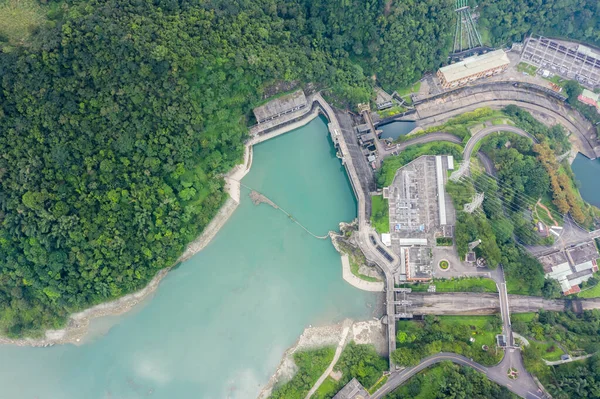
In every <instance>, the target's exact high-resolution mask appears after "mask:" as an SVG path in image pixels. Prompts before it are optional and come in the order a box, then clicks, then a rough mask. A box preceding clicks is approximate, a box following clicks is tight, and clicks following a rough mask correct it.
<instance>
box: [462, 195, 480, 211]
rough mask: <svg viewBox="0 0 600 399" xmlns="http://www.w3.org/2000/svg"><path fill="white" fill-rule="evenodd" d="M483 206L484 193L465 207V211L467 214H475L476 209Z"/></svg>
mask: <svg viewBox="0 0 600 399" xmlns="http://www.w3.org/2000/svg"><path fill="white" fill-rule="evenodd" d="M481 204H483V193H476V194H475V197H473V201H471V202H469V203H468V204H465V205H464V211H465V212H467V213H473V211H475V209H477V208H479V207H480V206H481Z"/></svg>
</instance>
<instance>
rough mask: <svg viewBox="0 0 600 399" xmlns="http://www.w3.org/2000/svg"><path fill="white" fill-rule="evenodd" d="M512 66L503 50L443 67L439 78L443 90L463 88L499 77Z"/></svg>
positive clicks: (439, 71)
mask: <svg viewBox="0 0 600 399" xmlns="http://www.w3.org/2000/svg"><path fill="white" fill-rule="evenodd" d="M509 65H510V60H509V59H508V56H507V55H506V52H505V51H504V50H502V49H500V50H494V51H490V52H489V53H486V54H482V55H475V56H473V57H469V58H465V59H464V60H462V61H460V62H457V63H455V64H451V65H448V66H445V67H442V68H440V69H439V70H438V72H437V76H438V78H439V79H440V83H441V85H442V87H443V88H445V89H449V88H453V87H458V86H463V85H466V84H468V83H470V82H473V81H475V80H477V79H480V78H485V77H488V76H492V75H497V74H499V73H501V72H503V71H505V70H506V69H507V68H508V66H509Z"/></svg>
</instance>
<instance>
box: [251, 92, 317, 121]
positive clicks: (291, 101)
mask: <svg viewBox="0 0 600 399" xmlns="http://www.w3.org/2000/svg"><path fill="white" fill-rule="evenodd" d="M306 105H307V101H306V96H305V95H304V91H302V90H296V91H295V92H293V93H290V94H286V95H284V96H281V97H279V98H276V99H274V100H271V101H269V102H268V103H266V104H264V105H261V106H260V107H256V108H254V116H255V117H256V120H257V122H259V123H261V122H263V121H266V120H269V119H272V118H276V117H278V116H280V115H281V114H285V113H288V112H292V111H295V110H297V109H300V108H304V107H306Z"/></svg>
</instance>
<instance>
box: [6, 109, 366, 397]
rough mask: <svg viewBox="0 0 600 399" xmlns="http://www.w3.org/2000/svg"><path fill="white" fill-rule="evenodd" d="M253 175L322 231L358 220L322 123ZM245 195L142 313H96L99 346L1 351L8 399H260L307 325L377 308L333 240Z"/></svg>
mask: <svg viewBox="0 0 600 399" xmlns="http://www.w3.org/2000/svg"><path fill="white" fill-rule="evenodd" d="M244 183H245V184H247V185H249V186H251V187H253V188H255V189H258V190H259V191H261V192H263V193H265V194H266V195H268V196H269V197H270V198H271V199H273V200H274V201H275V202H277V203H278V204H279V205H280V206H282V207H283V208H284V209H286V210H287V211H288V212H290V213H291V214H292V215H293V216H294V217H295V218H297V219H298V220H299V221H300V222H302V223H303V224H305V225H306V226H307V227H308V228H309V229H311V230H312V231H314V232H315V233H317V234H318V235H323V234H326V233H327V231H329V230H332V229H336V230H337V227H338V222H340V221H349V220H351V219H353V218H354V217H355V216H356V204H355V200H354V197H353V195H352V192H351V188H350V185H349V182H348V180H347V178H346V176H345V174H344V172H343V169H342V167H341V164H340V161H339V160H338V159H336V158H335V155H334V151H333V148H332V146H331V144H330V142H329V139H328V136H327V128H326V125H325V123H324V121H323V120H321V119H316V120H314V121H312V122H311V123H310V124H308V125H307V126H305V127H303V128H300V129H298V130H296V131H294V132H291V133H289V134H286V135H284V136H280V137H278V138H275V139H273V140H270V141H268V142H265V143H263V144H260V145H258V146H256V147H255V152H254V164H253V166H252V171H251V172H250V173H249V175H248V176H247V177H246V178H245V179H244ZM242 194H243V195H242V203H241V204H240V206H239V208H238V209H237V210H236V212H235V213H234V215H233V216H232V218H231V219H230V220H229V222H228V223H227V224H226V225H225V226H224V227H223V229H222V230H221V231H220V232H219V233H218V235H217V236H216V237H215V239H214V240H213V241H212V242H211V243H210V245H209V246H208V247H207V248H206V249H205V250H204V251H202V252H201V253H199V254H198V255H196V256H194V257H193V258H192V259H191V260H190V261H188V262H185V263H184V264H182V265H181V266H180V267H179V268H178V269H177V270H174V271H173V272H171V273H169V275H168V276H167V277H166V278H165V280H164V281H163V282H162V283H161V285H160V287H159V289H158V291H157V292H156V294H155V296H154V297H153V298H152V299H151V300H149V301H147V302H146V303H145V304H144V305H143V306H141V307H138V308H136V310H135V311H134V312H133V313H129V314H127V315H124V316H121V317H112V318H104V319H99V320H96V321H95V322H94V323H93V328H94V330H95V331H96V333H97V334H96V336H95V338H94V339H93V340H92V342H90V343H87V344H85V345H82V346H80V347H75V346H72V345H67V346H55V347H51V348H17V347H12V346H2V347H0V359H1V361H0V398H2V399H5V398H6V399H20V398H27V399H34V398H37V399H63V398H65V399H108V398H111V399H114V398H119V399H133V398H147V397H149V398H161V399H162V398H165V399H166V398H169V399H178V398H185V399H191V398H201V399H205V398H207V399H212V398H214V399H222V398H240V399H241V398H244V399H246V398H253V397H256V395H257V394H258V392H259V391H260V389H261V386H262V385H264V384H265V383H266V382H267V380H268V379H269V377H270V375H271V374H272V373H273V372H274V370H275V368H276V367H277V365H278V363H279V361H280V358H281V356H282V354H283V352H284V351H285V349H286V348H287V347H289V346H290V345H292V344H293V343H294V341H295V340H296V339H297V338H298V336H299V335H300V333H301V332H302V330H303V329H304V328H305V327H307V326H308V325H309V324H312V325H320V324H329V323H332V322H336V321H339V320H341V319H343V318H344V317H348V316H349V317H356V318H369V317H370V316H371V315H372V312H373V309H374V308H375V307H376V301H377V297H376V296H375V295H374V294H368V293H364V292H361V291H358V290H356V289H354V288H353V287H351V286H349V285H348V284H346V283H345V282H344V281H343V280H342V277H341V276H342V272H341V263H340V258H339V255H338V254H337V253H336V251H335V249H334V248H333V246H332V245H331V242H330V241H329V240H317V239H315V238H313V237H311V236H309V235H308V234H307V233H306V232H304V231H303V230H302V229H300V227H298V226H297V225H295V224H294V223H292V222H291V221H290V220H289V219H288V218H286V216H285V215H283V214H282V213H281V212H279V211H277V210H275V209H273V208H271V207H269V206H267V205H265V204H262V205H259V206H255V205H253V204H252V202H251V201H250V199H249V198H248V197H247V192H242ZM108 325H112V328H110V329H108V331H106V330H107V328H108V327H107V326H108Z"/></svg>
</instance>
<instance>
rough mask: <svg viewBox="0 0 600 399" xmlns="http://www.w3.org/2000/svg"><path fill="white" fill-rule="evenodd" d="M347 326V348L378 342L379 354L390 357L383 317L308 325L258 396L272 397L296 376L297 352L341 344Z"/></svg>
mask: <svg viewBox="0 0 600 399" xmlns="http://www.w3.org/2000/svg"><path fill="white" fill-rule="evenodd" d="M344 328H347V329H348V331H347V332H348V335H347V336H346V337H345V340H344V343H343V347H345V346H346V345H347V344H348V343H349V342H351V341H354V342H356V343H357V344H370V345H374V346H375V349H376V350H377V353H379V354H380V355H385V356H387V337H386V335H385V332H386V331H385V328H384V326H383V323H382V322H381V321H380V320H364V321H354V320H352V319H345V320H343V321H341V322H339V323H336V324H331V325H327V326H321V327H307V328H305V329H304V331H303V332H302V334H301V335H300V337H299V338H298V339H297V340H296V342H294V344H293V345H292V346H290V347H289V348H288V349H287V350H286V351H285V353H284V354H283V355H282V357H281V361H280V362H279V365H278V366H277V369H276V370H275V372H274V373H273V375H271V378H269V381H268V382H267V383H266V384H265V385H264V386H262V387H261V391H260V393H259V394H258V399H266V398H268V397H269V396H270V395H271V393H272V391H273V388H274V387H275V386H277V385H278V384H279V383H283V382H286V381H289V380H290V379H292V377H293V376H294V374H296V371H297V367H296V364H295V363H294V353H296V352H298V351H305V350H311V349H320V348H324V347H326V346H337V345H338V344H339V342H340V339H341V338H342V335H343V331H344Z"/></svg>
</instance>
